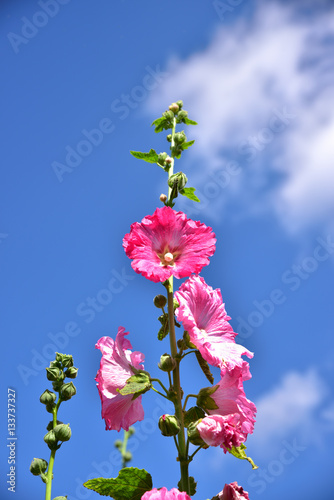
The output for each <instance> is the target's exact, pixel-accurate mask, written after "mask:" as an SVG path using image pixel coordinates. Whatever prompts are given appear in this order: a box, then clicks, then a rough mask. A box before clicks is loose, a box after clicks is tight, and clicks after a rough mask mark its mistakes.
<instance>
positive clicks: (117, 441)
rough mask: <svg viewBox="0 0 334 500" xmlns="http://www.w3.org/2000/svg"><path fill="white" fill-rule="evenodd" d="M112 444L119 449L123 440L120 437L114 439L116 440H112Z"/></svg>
mask: <svg viewBox="0 0 334 500" xmlns="http://www.w3.org/2000/svg"><path fill="white" fill-rule="evenodd" d="M114 446H115V448H117V449H118V450H120V449H121V448H122V446H123V441H121V440H120V439H116V441H115V442H114Z"/></svg>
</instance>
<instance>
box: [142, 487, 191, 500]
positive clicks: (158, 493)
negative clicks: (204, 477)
mask: <svg viewBox="0 0 334 500" xmlns="http://www.w3.org/2000/svg"><path fill="white" fill-rule="evenodd" d="M141 500H191V498H190V496H189V495H188V494H187V493H186V492H185V491H179V490H178V489H176V488H172V489H171V490H170V491H168V490H167V488H165V487H164V488H160V490H157V489H156V488H153V490H150V491H146V493H144V495H143V496H142V497H141Z"/></svg>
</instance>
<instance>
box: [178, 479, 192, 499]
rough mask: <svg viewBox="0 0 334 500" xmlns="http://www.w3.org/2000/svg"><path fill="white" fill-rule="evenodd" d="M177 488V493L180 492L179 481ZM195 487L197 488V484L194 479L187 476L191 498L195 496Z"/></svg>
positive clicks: (180, 485)
mask: <svg viewBox="0 0 334 500" xmlns="http://www.w3.org/2000/svg"><path fill="white" fill-rule="evenodd" d="M177 486H178V488H179V491H182V484H181V479H180V481H179V482H178V483H177ZM196 486H197V482H196V481H195V479H194V478H193V477H192V476H189V490H190V491H189V495H190V496H191V497H192V496H193V495H195V493H196Z"/></svg>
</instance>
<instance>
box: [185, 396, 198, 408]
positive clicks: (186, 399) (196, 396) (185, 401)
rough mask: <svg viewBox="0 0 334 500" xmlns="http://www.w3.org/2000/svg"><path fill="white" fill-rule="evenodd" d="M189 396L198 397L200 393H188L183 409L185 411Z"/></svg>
mask: <svg viewBox="0 0 334 500" xmlns="http://www.w3.org/2000/svg"><path fill="white" fill-rule="evenodd" d="M189 398H198V394H188V396H187V397H186V399H185V401H184V405H183V411H185V409H186V406H187V403H188V399H189Z"/></svg>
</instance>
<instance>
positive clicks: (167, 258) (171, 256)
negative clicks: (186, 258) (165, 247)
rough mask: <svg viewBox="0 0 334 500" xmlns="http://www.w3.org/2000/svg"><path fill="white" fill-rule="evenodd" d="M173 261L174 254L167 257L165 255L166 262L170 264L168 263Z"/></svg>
mask: <svg viewBox="0 0 334 500" xmlns="http://www.w3.org/2000/svg"><path fill="white" fill-rule="evenodd" d="M173 259H174V256H173V254H172V253H170V252H167V253H165V255H164V260H165V262H168V263H169V262H172V260H173Z"/></svg>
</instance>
